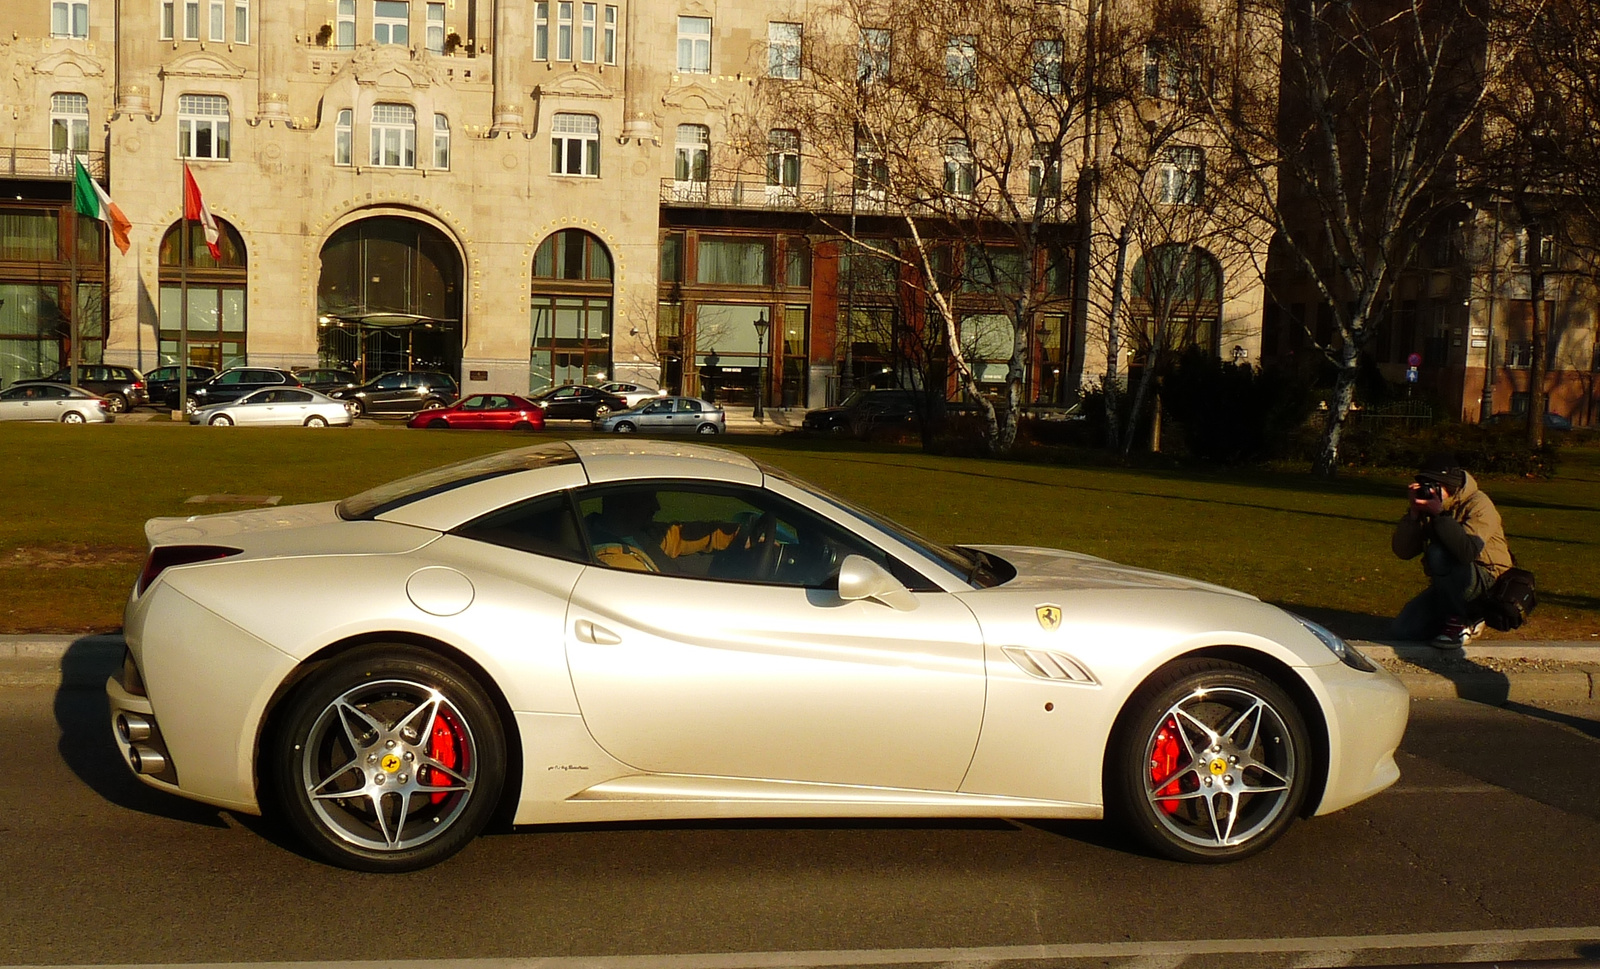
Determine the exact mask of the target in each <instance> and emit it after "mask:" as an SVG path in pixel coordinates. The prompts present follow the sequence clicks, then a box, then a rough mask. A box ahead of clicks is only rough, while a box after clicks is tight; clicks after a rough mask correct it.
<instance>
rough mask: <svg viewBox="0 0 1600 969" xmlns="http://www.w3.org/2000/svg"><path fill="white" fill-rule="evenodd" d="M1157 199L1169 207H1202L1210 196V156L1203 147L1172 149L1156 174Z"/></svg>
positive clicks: (1164, 157) (1163, 156)
mask: <svg viewBox="0 0 1600 969" xmlns="http://www.w3.org/2000/svg"><path fill="white" fill-rule="evenodd" d="M1156 177H1157V179H1158V180H1159V184H1158V185H1157V186H1156V191H1157V196H1156V197H1157V199H1158V200H1159V201H1160V202H1162V203H1163V204H1166V205H1199V204H1200V202H1201V200H1203V199H1204V198H1205V194H1206V153H1205V151H1204V150H1203V149H1200V148H1168V149H1167V150H1166V153H1165V154H1164V155H1162V158H1161V166H1160V168H1158V169H1157V171H1156Z"/></svg>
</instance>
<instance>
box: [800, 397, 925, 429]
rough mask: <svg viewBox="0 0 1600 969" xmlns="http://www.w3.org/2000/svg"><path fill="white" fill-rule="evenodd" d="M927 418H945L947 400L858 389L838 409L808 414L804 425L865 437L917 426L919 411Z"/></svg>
mask: <svg viewBox="0 0 1600 969" xmlns="http://www.w3.org/2000/svg"><path fill="white" fill-rule="evenodd" d="M919 409H920V411H921V416H922V417H923V418H924V419H933V420H937V419H938V418H940V417H942V416H944V411H945V401H944V399H943V398H941V397H938V396H937V395H935V394H932V393H929V392H927V391H915V390H895V389H882V390H857V391H855V392H854V393H852V394H850V396H848V397H846V398H845V399H844V400H842V401H840V402H839V403H838V404H837V405H836V406H834V407H819V408H817V409H816V410H808V411H806V416H805V417H803V418H801V419H800V426H801V427H802V428H804V429H805V430H808V431H818V432H822V433H827V434H865V433H867V432H869V431H872V430H876V429H878V428H882V427H895V426H901V425H915V424H916V421H917V416H918V411H919Z"/></svg>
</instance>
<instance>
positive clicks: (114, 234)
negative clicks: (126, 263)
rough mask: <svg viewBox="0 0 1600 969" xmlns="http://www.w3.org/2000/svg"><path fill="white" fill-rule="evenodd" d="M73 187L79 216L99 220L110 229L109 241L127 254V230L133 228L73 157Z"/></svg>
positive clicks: (76, 158) (115, 204)
mask: <svg viewBox="0 0 1600 969" xmlns="http://www.w3.org/2000/svg"><path fill="white" fill-rule="evenodd" d="M72 168H73V183H74V184H73V187H72V201H73V203H74V204H75V205H76V206H77V209H78V214H79V215H87V216H88V217H89V218H91V219H99V220H100V221H101V222H104V223H105V224H106V225H109V226H110V227H111V241H112V242H115V243H116V244H117V248H118V249H120V250H122V254H123V255H124V256H126V255H127V254H128V230H129V229H132V228H133V223H132V222H129V221H128V217H127V216H126V215H123V214H122V210H121V209H119V208H117V203H115V202H113V201H111V196H109V195H107V194H106V190H105V189H103V188H101V187H100V184H99V183H98V182H96V181H95V180H94V179H92V178H90V177H89V172H88V171H87V170H86V169H84V167H83V162H81V161H79V160H78V157H77V156H76V155H74V156H73V157H72Z"/></svg>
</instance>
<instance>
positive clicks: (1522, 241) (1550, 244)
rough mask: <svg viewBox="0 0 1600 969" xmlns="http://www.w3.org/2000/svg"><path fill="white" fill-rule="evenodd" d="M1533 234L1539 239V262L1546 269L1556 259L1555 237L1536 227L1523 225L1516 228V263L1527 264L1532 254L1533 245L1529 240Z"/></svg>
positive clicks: (1519, 264)
mask: <svg viewBox="0 0 1600 969" xmlns="http://www.w3.org/2000/svg"><path fill="white" fill-rule="evenodd" d="M1535 236H1537V237H1538V239H1539V264H1540V265H1542V266H1544V267H1545V268H1546V269H1548V268H1550V266H1551V265H1552V264H1554V262H1555V260H1556V237H1555V236H1554V235H1552V234H1550V233H1548V232H1543V231H1540V230H1539V229H1538V228H1532V229H1530V228H1527V227H1524V228H1521V229H1518V230H1517V251H1516V255H1515V257H1514V258H1515V259H1516V265H1518V266H1526V265H1529V263H1530V261H1531V258H1532V256H1533V246H1532V243H1531V241H1530V240H1531V239H1532V238H1533V237H1535Z"/></svg>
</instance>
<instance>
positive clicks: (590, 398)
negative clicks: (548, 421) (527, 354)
mask: <svg viewBox="0 0 1600 969" xmlns="http://www.w3.org/2000/svg"><path fill="white" fill-rule="evenodd" d="M528 399H529V400H531V401H533V402H534V403H535V404H538V405H539V406H540V407H541V408H543V409H544V416H546V417H549V418H554V419H557V420H561V419H568V420H582V421H592V420H594V419H595V418H596V417H599V416H600V415H601V414H609V413H611V412H612V411H614V410H627V409H628V402H627V401H625V400H623V399H622V398H621V397H618V396H617V395H616V394H608V393H606V392H605V391H603V390H601V389H600V388H598V387H590V386H587V385H585V384H564V385H562V386H560V387H548V388H546V389H544V390H541V391H539V392H538V393H537V394H533V395H531V396H529V397H528Z"/></svg>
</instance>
